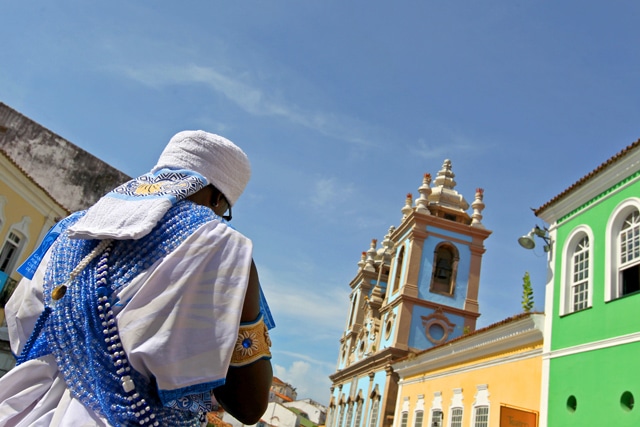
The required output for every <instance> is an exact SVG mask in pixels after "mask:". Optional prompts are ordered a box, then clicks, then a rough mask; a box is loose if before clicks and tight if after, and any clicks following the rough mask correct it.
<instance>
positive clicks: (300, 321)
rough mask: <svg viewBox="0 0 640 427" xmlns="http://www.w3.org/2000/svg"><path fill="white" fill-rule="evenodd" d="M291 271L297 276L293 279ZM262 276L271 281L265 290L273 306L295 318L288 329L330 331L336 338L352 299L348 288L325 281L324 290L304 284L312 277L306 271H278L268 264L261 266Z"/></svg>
mask: <svg viewBox="0 0 640 427" xmlns="http://www.w3.org/2000/svg"><path fill="white" fill-rule="evenodd" d="M291 275H293V276H297V277H296V278H293V279H292V278H291ZM260 277H261V281H263V282H264V283H269V284H270V287H269V289H268V290H265V292H266V296H267V299H268V301H269V306H270V307H271V310H272V311H273V312H274V313H277V317H278V318H280V319H284V318H286V319H296V323H295V325H292V326H294V327H293V328H291V331H288V333H291V334H293V335H296V334H297V332H296V331H305V330H314V331H328V332H329V333H330V337H333V338H335V337H336V336H339V335H340V332H339V331H340V330H341V329H342V327H343V326H344V325H343V324H344V316H345V311H346V306H347V302H348V301H349V298H348V293H347V289H342V288H338V287H335V288H331V287H330V286H329V285H327V284H324V285H323V291H322V292H318V289H317V285H313V286H311V285H307V286H306V285H305V283H306V281H308V280H309V279H308V277H306V278H305V275H304V274H302V273H297V272H293V273H292V272H287V274H276V273H275V272H273V271H271V270H269V269H268V268H267V267H266V266H265V267H261V268H260ZM271 295H273V297H271ZM276 323H278V319H276ZM301 326H304V328H303V327H301ZM300 333H304V332H300Z"/></svg>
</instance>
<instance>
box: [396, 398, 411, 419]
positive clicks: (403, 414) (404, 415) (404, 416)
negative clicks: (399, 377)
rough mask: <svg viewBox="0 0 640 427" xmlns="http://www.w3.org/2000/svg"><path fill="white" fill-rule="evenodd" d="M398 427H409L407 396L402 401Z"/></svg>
mask: <svg viewBox="0 0 640 427" xmlns="http://www.w3.org/2000/svg"><path fill="white" fill-rule="evenodd" d="M397 426H398V427H408V426H409V396H405V397H404V400H403V401H402V410H401V411H400V420H398V424H397Z"/></svg>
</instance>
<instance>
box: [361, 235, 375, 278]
mask: <svg viewBox="0 0 640 427" xmlns="http://www.w3.org/2000/svg"><path fill="white" fill-rule="evenodd" d="M377 244H378V240H377V239H371V247H370V248H369V250H368V251H367V252H366V254H367V256H366V259H365V265H364V270H365V271H374V272H375V271H376V267H375V264H374V263H375V256H376V245H377Z"/></svg>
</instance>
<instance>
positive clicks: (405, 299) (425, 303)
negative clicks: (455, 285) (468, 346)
mask: <svg viewBox="0 0 640 427" xmlns="http://www.w3.org/2000/svg"><path fill="white" fill-rule="evenodd" d="M401 292H402V290H401ZM403 303H404V304H407V303H410V304H413V305H419V306H421V307H426V308H431V309H434V310H436V309H438V308H440V309H442V311H444V312H446V313H451V314H456V315H459V316H463V317H472V318H474V319H477V318H478V317H480V313H476V312H473V311H468V310H463V309H460V308H457V307H452V306H449V305H443V304H440V303H435V302H432V301H429V300H425V299H421V298H416V297H412V296H409V295H404V294H400V295H399V296H398V297H396V298H395V299H394V300H393V301H391V302H390V303H389V304H386V305H385V306H384V307H382V308H381V309H380V315H381V316H382V315H383V314H385V313H386V312H388V311H390V310H393V309H394V308H395V307H397V306H399V305H400V304H403Z"/></svg>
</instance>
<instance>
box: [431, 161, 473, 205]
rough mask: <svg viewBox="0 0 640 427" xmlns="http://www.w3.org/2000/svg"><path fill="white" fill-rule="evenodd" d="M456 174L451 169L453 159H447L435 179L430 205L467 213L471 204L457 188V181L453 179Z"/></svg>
mask: <svg viewBox="0 0 640 427" xmlns="http://www.w3.org/2000/svg"><path fill="white" fill-rule="evenodd" d="M454 177H455V174H454V173H453V171H452V170H451V160H449V159H446V160H445V161H444V164H443V165H442V169H440V171H439V172H438V176H437V177H436V179H435V180H434V186H433V187H432V188H431V194H429V196H428V198H429V206H430V207H431V208H432V209H433V208H436V209H437V208H438V207H444V208H447V209H448V210H450V211H451V210H454V211H457V212H460V213H464V214H465V215H466V210H467V209H469V204H468V203H467V201H466V200H465V199H464V197H462V194H460V193H458V192H457V191H456V190H455V186H456V182H455V180H454V179H453V178H454Z"/></svg>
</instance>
